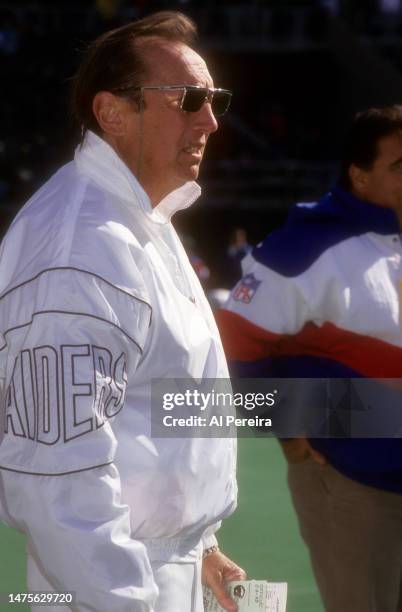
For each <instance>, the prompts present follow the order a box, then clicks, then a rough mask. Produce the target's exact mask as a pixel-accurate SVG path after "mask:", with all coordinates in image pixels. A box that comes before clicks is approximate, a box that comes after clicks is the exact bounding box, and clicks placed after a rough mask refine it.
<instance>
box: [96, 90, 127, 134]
mask: <svg viewBox="0 0 402 612" xmlns="http://www.w3.org/2000/svg"><path fill="white" fill-rule="evenodd" d="M126 105H127V101H126V100H124V98H119V97H118V96H115V95H114V94H112V93H111V92H110V91H98V93H97V94H96V95H95V97H94V99H93V101H92V112H93V114H94V115H95V117H96V120H97V122H98V124H99V127H100V128H101V130H102V132H104V133H105V134H108V135H109V136H121V135H123V134H124V131H125V126H126V121H125V112H124V111H125V107H126Z"/></svg>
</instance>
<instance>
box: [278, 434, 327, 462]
mask: <svg viewBox="0 0 402 612" xmlns="http://www.w3.org/2000/svg"><path fill="white" fill-rule="evenodd" d="M279 441H280V443H281V446H282V449H283V452H284V455H285V457H286V459H287V460H288V461H289V463H301V462H302V461H306V459H310V458H311V459H313V460H314V461H316V462H317V463H319V464H320V465H325V464H326V463H327V460H326V459H325V457H324V455H322V454H321V453H318V452H317V451H316V450H314V448H313V447H312V446H311V444H310V443H309V441H308V440H307V438H293V439H292V440H279Z"/></svg>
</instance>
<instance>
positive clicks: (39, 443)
mask: <svg viewBox="0 0 402 612" xmlns="http://www.w3.org/2000/svg"><path fill="white" fill-rule="evenodd" d="M199 193H200V190H199V187H198V186H197V185H196V184H195V183H187V184H186V185H184V186H183V187H182V188H181V189H178V190H177V191H175V192H173V193H171V194H170V195H169V196H167V197H166V198H165V199H164V200H163V201H162V202H161V203H160V204H159V205H158V206H157V207H155V208H154V209H152V207H151V205H150V201H149V198H148V196H147V195H146V193H145V192H144V190H143V189H142V188H141V186H140V185H139V183H138V181H137V180H136V179H135V177H134V176H133V175H132V173H131V172H130V171H129V169H128V168H127V167H126V165H125V164H124V163H123V162H122V161H121V160H120V159H119V157H118V156H117V155H116V153H115V152H114V151H113V149H112V148H111V147H109V145H108V144H107V143H106V142H104V141H103V140H102V139H101V138H99V137H97V136H96V135H95V134H93V133H91V132H89V133H88V135H87V137H86V140H85V142H84V144H83V146H82V147H81V148H79V149H77V152H76V155H75V159H74V161H73V162H71V163H69V164H67V165H66V166H64V167H63V168H61V169H60V170H59V171H58V172H57V173H56V174H55V175H54V176H53V177H52V178H51V179H50V180H49V181H48V182H47V183H46V184H45V185H44V186H43V187H42V188H41V189H40V190H39V191H38V192H37V193H36V194H35V195H34V196H33V197H32V198H31V199H30V200H29V202H28V203H27V204H26V205H25V206H24V208H23V209H22V210H21V212H20V213H19V214H18V216H17V217H16V219H15V220H14V222H13V223H12V225H11V227H10V229H9V231H8V233H7V234H6V237H5V239H4V240H3V243H2V245H1V250H0V390H1V394H2V396H3V401H2V404H3V410H2V411H1V412H2V415H1V417H2V421H3V424H2V428H1V431H2V432H3V433H2V434H1V435H2V438H3V439H2V442H1V444H0V468H1V470H0V475H1V476H0V516H1V517H2V518H3V520H5V521H6V522H7V523H8V524H10V525H13V526H14V527H16V528H17V529H20V530H22V531H25V532H26V533H27V534H28V545H29V547H30V548H31V551H32V552H33V554H34V555H35V557H36V559H38V560H39V561H40V564H41V566H42V570H43V571H44V573H45V574H46V575H47V576H48V578H49V580H50V581H51V583H52V585H53V586H54V588H55V590H56V591H76V593H77V604H76V606H77V607H76V608H74V609H77V610H96V611H97V612H103V611H105V612H106V611H107V612H114V611H116V612H117V611H118V612H124V611H126V610H127V611H128V610H130V611H131V612H132V611H133V610H134V611H135V612H137V611H138V612H148V611H150V610H152V609H153V604H154V601H155V597H156V595H157V588H156V586H155V584H154V581H153V576H152V570H151V566H150V561H151V562H152V561H169V560H170V561H177V560H181V561H184V562H186V561H191V560H193V559H194V558H195V557H196V556H197V555H198V554H199V548H200V545H199V542H200V540H202V539H204V547H206V546H209V545H211V544H212V543H213V542H214V536H213V533H214V531H215V530H216V528H217V527H218V526H219V521H220V520H221V519H222V518H223V517H225V516H227V515H228V514H230V513H231V512H232V511H233V510H234V508H235V504H236V501H235V500H236V482H235V443H234V441H233V440H231V439H216V438H215V439H207V438H202V439H200V438H198V439H197V438H178V439H169V438H152V436H151V430H150V403H151V400H150V394H151V379H152V378H192V379H197V380H199V379H203V378H224V377H227V376H228V374H227V368H226V361H225V357H224V354H223V350H222V346H221V342H220V338H219V334H218V331H217V328H216V325H215V321H214V318H213V315H212V313H211V310H210V308H209V305H208V302H207V300H206V298H205V296H204V294H203V291H202V289H201V287H200V284H199V282H198V279H197V278H196V275H195V273H194V271H193V269H192V267H191V265H190V263H189V261H188V258H187V256H186V254H185V252H184V249H183V247H182V245H181V243H180V241H179V239H178V237H177V235H176V233H175V231H174V229H173V227H172V225H171V223H170V218H171V216H172V214H174V212H175V211H176V210H178V209H179V208H185V207H187V206H189V205H190V204H191V203H192V202H193V201H194V200H195V199H196V197H198V195H199Z"/></svg>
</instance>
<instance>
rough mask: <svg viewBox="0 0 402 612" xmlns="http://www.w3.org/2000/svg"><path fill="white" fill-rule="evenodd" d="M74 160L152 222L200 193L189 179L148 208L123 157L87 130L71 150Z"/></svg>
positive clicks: (168, 215) (163, 219)
mask: <svg viewBox="0 0 402 612" xmlns="http://www.w3.org/2000/svg"><path fill="white" fill-rule="evenodd" d="M74 162H75V164H76V166H77V168H78V170H79V172H80V173H82V174H84V175H85V176H88V177H90V178H91V179H92V180H93V181H94V182H95V183H97V184H98V185H99V186H100V187H102V188H103V189H105V190H106V191H109V193H112V194H114V195H117V196H118V197H120V198H122V199H124V200H125V201H126V202H128V203H130V205H131V206H134V207H135V206H136V207H139V208H141V209H142V211H143V212H144V213H145V214H146V215H147V216H148V217H149V218H150V219H151V220H152V221H155V222H156V223H166V222H167V221H169V220H170V218H171V217H172V215H174V213H175V212H177V211H178V210H182V209H184V208H188V207H189V206H191V204H193V203H194V202H195V200H196V199H197V198H198V197H199V196H200V194H201V188H200V186H199V185H198V184H197V183H195V182H194V181H189V182H188V183H185V184H184V185H183V186H182V187H179V188H178V189H175V190H174V191H172V192H171V193H169V194H168V195H167V196H166V197H165V198H163V200H161V201H160V202H159V204H158V205H157V206H155V207H154V208H152V206H151V201H150V199H149V197H148V195H147V193H146V192H145V191H144V189H143V188H142V186H141V185H140V183H139V182H138V180H137V179H136V178H135V176H134V175H133V173H132V172H131V170H129V168H128V167H127V166H126V164H125V163H124V162H123V160H121V159H120V157H119V156H118V155H117V153H116V152H115V151H114V149H113V148H112V147H111V146H110V145H109V144H108V143H107V142H105V141H104V140H103V139H102V138H100V137H99V136H97V135H96V134H94V133H93V132H91V131H89V130H88V132H87V134H86V136H85V140H84V142H83V144H82V145H81V146H78V147H77V149H76V151H75V155H74Z"/></svg>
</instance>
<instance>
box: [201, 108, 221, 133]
mask: <svg viewBox="0 0 402 612" xmlns="http://www.w3.org/2000/svg"><path fill="white" fill-rule="evenodd" d="M196 115H197V117H196V125H197V128H198V129H202V131H203V132H206V133H207V134H212V133H213V132H216V130H217V129H218V122H217V120H216V117H215V115H214V114H213V112H212V106H211V103H210V102H209V100H205V102H204V104H203V105H202V106H201V108H200V110H199V111H198V113H196Z"/></svg>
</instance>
